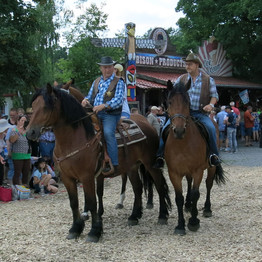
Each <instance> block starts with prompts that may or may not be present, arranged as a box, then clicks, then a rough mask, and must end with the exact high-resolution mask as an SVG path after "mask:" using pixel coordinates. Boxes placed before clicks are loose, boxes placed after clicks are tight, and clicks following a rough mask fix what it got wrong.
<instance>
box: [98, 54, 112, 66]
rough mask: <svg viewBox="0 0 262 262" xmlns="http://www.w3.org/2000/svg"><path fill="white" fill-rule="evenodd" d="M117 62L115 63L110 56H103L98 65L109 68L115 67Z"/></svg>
mask: <svg viewBox="0 0 262 262" xmlns="http://www.w3.org/2000/svg"><path fill="white" fill-rule="evenodd" d="M115 63H116V61H113V59H112V57H110V56H103V57H101V61H100V62H99V63H97V64H98V65H100V66H107V65H114V64H115Z"/></svg>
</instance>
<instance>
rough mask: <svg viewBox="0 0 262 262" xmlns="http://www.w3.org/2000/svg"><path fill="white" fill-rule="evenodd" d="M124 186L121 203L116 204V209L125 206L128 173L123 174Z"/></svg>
mask: <svg viewBox="0 0 262 262" xmlns="http://www.w3.org/2000/svg"><path fill="white" fill-rule="evenodd" d="M121 177H122V187H121V194H120V199H119V203H118V204H117V205H116V209H122V208H123V207H124V204H123V203H124V200H125V197H126V194H125V192H126V183H127V174H122V176H121Z"/></svg>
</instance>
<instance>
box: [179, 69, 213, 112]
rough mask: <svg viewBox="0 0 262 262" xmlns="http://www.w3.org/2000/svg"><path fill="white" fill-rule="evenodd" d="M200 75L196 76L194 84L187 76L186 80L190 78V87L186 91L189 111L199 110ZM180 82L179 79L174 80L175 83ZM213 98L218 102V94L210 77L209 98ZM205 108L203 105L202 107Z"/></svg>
mask: <svg viewBox="0 0 262 262" xmlns="http://www.w3.org/2000/svg"><path fill="white" fill-rule="evenodd" d="M201 76H202V73H201V72H200V74H199V75H198V76H197V78H196V81H195V83H194V82H193V80H192V78H191V76H190V74H188V79H189V78H191V87H190V89H189V90H188V94H189V97H190V109H191V110H199V106H200V104H199V100H200V95H201V86H202V77H201ZM179 81H180V77H179V78H178V79H177V80H176V82H175V83H178V82H179ZM211 97H215V98H216V99H217V101H218V93H217V88H216V84H215V81H214V79H213V78H212V77H210V98H211ZM203 106H205V105H203Z"/></svg>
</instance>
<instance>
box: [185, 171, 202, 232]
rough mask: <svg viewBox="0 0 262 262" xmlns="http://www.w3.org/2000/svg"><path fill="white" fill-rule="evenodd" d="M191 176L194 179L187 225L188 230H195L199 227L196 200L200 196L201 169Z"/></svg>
mask: <svg viewBox="0 0 262 262" xmlns="http://www.w3.org/2000/svg"><path fill="white" fill-rule="evenodd" d="M192 176H193V179H194V184H193V188H192V190H191V201H192V210H191V217H190V218H189V221H188V225H187V227H188V229H189V230H190V231H197V230H198V229H199V227H200V220H199V219H198V218H197V216H198V209H197V202H198V199H199V197H200V193H199V186H200V183H201V181H202V177H203V171H202V170H200V171H198V173H197V174H195V175H194V174H193V175H192Z"/></svg>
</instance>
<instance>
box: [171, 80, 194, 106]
mask: <svg viewBox="0 0 262 262" xmlns="http://www.w3.org/2000/svg"><path fill="white" fill-rule="evenodd" d="M176 94H181V95H182V99H183V102H184V103H185V104H187V105H189V104H190V99H189V95H188V93H187V88H186V85H185V84H184V83H182V82H178V83H175V85H174V86H173V88H172V89H171V90H170V92H169V94H168V101H169V100H170V99H171V98H172V97H173V96H174V95H176Z"/></svg>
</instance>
